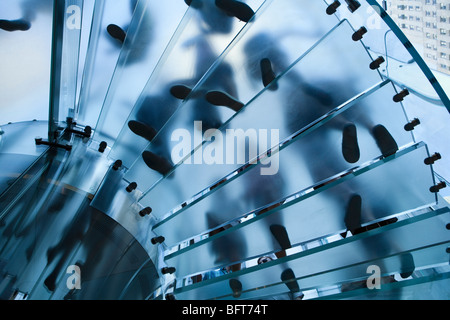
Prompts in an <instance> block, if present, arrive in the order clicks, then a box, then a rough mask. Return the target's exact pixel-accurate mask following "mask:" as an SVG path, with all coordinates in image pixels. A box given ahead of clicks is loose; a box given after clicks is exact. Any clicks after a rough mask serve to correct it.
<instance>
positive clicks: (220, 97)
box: [206, 91, 244, 112]
mask: <svg viewBox="0 0 450 320" xmlns="http://www.w3.org/2000/svg"><path fill="white" fill-rule="evenodd" d="M206 101H208V102H209V103H211V104H213V105H215V106H224V107H228V108H230V109H232V110H233V111H235V112H238V111H239V110H241V109H242V107H244V104H243V103H242V102H240V101H238V100H236V99H235V98H233V97H232V96H230V95H229V94H227V93H225V92H222V91H209V92H208V93H207V94H206Z"/></svg>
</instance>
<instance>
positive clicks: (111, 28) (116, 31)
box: [106, 24, 127, 43]
mask: <svg viewBox="0 0 450 320" xmlns="http://www.w3.org/2000/svg"><path fill="white" fill-rule="evenodd" d="M106 31H108V34H109V35H110V36H111V37H113V38H114V39H116V40H119V41H120V42H121V43H124V42H125V38H126V36H127V34H126V33H125V31H123V29H122V28H121V27H119V26H118V25H115V24H110V25H108V26H107V27H106Z"/></svg>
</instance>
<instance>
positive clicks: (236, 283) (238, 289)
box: [228, 279, 242, 298]
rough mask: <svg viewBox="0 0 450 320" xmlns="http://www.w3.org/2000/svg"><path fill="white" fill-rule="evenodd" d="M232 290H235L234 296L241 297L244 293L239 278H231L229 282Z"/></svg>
mask: <svg viewBox="0 0 450 320" xmlns="http://www.w3.org/2000/svg"><path fill="white" fill-rule="evenodd" d="M228 284H229V286H230V288H231V290H232V291H233V297H234V298H239V297H240V296H241V293H242V283H241V282H240V281H239V280H237V279H230V281H229V282H228Z"/></svg>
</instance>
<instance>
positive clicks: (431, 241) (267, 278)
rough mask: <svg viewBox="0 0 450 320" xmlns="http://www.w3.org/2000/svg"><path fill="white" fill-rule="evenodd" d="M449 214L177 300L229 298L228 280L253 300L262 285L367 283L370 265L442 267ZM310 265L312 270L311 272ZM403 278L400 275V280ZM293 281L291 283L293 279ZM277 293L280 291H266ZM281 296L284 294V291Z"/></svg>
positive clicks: (300, 255) (209, 285)
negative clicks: (283, 277)
mask: <svg viewBox="0 0 450 320" xmlns="http://www.w3.org/2000/svg"><path fill="white" fill-rule="evenodd" d="M449 219H450V213H449V209H448V208H445V209H440V210H438V211H433V212H429V213H427V214H422V215H419V216H416V217H413V218H410V219H405V220H403V221H400V222H397V223H394V224H391V225H388V226H385V227H382V228H378V229H375V230H370V231H367V232H365V233H362V234H358V235H355V236H352V237H350V238H347V239H342V240H339V241H336V242H332V243H329V244H325V245H322V246H319V247H316V248H312V249H308V250H304V251H300V252H297V253H293V254H292V255H287V256H286V257H284V258H280V259H276V260H273V261H270V262H267V263H262V264H257V265H254V266H251V267H249V268H244V269H242V270H240V271H235V272H230V273H228V274H225V275H223V276H220V277H216V278H212V279H209V280H205V281H201V282H198V283H195V284H192V285H187V286H182V287H180V288H177V289H176V290H175V291H174V293H175V296H176V298H177V299H180V300H184V299H215V298H228V299H232V298H233V291H232V289H231V288H230V286H229V281H230V279H236V280H238V281H239V282H240V283H241V285H242V293H241V295H240V296H239V299H245V298H255V296H256V297H257V296H258V295H259V294H260V292H259V291H258V290H256V289H261V290H262V291H263V292H261V294H262V295H267V294H268V293H269V292H270V289H269V290H267V289H265V288H267V287H268V286H271V285H274V284H283V283H287V282H291V281H296V282H297V284H298V286H299V288H301V289H300V290H303V288H305V289H308V288H311V287H312V288H314V287H316V286H320V285H322V284H323V285H325V284H340V283H342V282H347V281H348V280H353V279H355V280H360V279H368V277H369V276H370V274H368V273H367V270H368V267H369V266H371V265H375V266H378V267H379V268H380V271H381V274H382V275H385V274H392V273H399V272H407V273H409V272H410V271H411V270H412V269H413V268H414V267H415V268H421V267H425V266H430V265H434V264H441V263H443V262H448V253H447V252H446V247H448V243H449V238H448V230H447V229H446V228H445V225H446V224H447V223H448V222H449V221H450V220H449ZM312 266H314V267H312ZM288 269H291V270H292V271H293V274H294V277H293V278H291V279H289V280H285V281H283V282H282V280H281V274H282V273H283V272H284V271H285V270H288ZM405 276H406V275H405ZM294 279H295V280H294ZM270 288H273V289H274V290H273V291H274V292H273V293H276V294H278V293H280V291H278V290H280V286H273V287H272V286H271V287H270ZM284 292H286V289H284Z"/></svg>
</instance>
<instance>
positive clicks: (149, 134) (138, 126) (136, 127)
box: [128, 120, 157, 141]
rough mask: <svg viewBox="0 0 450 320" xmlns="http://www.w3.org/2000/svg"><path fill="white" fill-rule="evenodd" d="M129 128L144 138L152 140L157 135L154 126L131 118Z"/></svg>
mask: <svg viewBox="0 0 450 320" xmlns="http://www.w3.org/2000/svg"><path fill="white" fill-rule="evenodd" d="M128 128H129V129H130V130H131V131H132V132H133V133H134V134H136V135H138V136H141V137H142V138H145V139H147V140H148V141H152V140H153V138H154V137H155V136H156V134H157V132H156V130H155V129H154V128H152V127H150V126H148V125H146V124H145V123H142V122H139V121H136V120H131V121H129V122H128Z"/></svg>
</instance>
